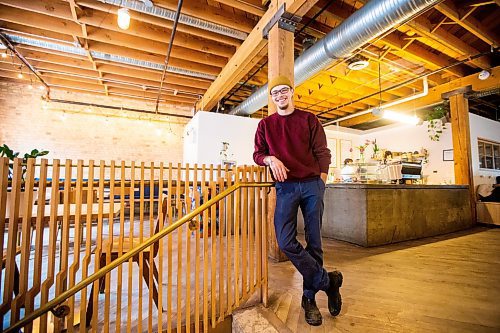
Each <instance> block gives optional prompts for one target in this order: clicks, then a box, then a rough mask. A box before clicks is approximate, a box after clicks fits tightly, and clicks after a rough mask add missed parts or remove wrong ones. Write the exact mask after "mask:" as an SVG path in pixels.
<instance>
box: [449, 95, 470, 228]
mask: <svg viewBox="0 0 500 333" xmlns="http://www.w3.org/2000/svg"><path fill="white" fill-rule="evenodd" d="M450 112H451V128H452V139H453V160H454V162H453V164H454V169H455V184H457V185H469V193H470V203H471V210H472V219H473V220H474V221H475V220H476V200H475V193H474V179H473V175H472V158H471V139H470V126H469V101H468V100H467V98H466V97H465V96H464V93H463V92H462V93H457V94H452V95H451V96H450Z"/></svg>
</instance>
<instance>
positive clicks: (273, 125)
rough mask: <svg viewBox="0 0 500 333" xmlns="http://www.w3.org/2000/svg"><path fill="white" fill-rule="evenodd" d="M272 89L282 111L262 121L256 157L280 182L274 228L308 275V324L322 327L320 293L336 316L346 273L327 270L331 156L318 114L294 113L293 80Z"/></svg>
mask: <svg viewBox="0 0 500 333" xmlns="http://www.w3.org/2000/svg"><path fill="white" fill-rule="evenodd" d="M268 89H269V92H270V94H271V96H272V99H273V102H274V104H275V105H276V107H277V112H276V113H274V114H272V115H270V116H269V117H267V118H264V119H262V120H261V121H260V123H259V126H258V127H257V132H256V134H255V152H254V154H253V159H254V161H255V163H257V164H259V165H267V166H269V167H270V169H271V172H272V175H273V178H274V179H275V180H276V209H275V212H274V227H275V230H276V238H277V240H278V246H279V247H280V249H281V250H282V251H283V252H284V253H285V254H286V256H287V257H288V258H289V259H290V261H291V262H292V263H293V265H294V266H295V267H296V268H297V270H298V271H299V272H300V273H301V274H302V277H303V280H304V282H303V296H302V307H303V308H304V312H305V318H306V322H307V323H308V324H310V325H314V326H317V325H321V323H322V317H321V312H320V311H319V309H318V307H317V305H316V301H315V294H316V293H317V292H318V291H319V290H323V291H325V292H326V294H327V295H328V310H329V311H330V313H331V314H332V316H337V315H338V314H339V313H340V308H341V306H342V300H341V296H340V292H339V288H340V286H341V285H342V280H343V277H342V274H341V273H340V272H337V271H334V272H327V271H326V270H325V269H324V268H323V250H322V248H321V223H322V215H323V208H324V205H323V196H324V193H325V182H326V177H327V173H328V166H329V164H330V159H331V154H330V150H329V149H328V148H327V145H326V135H325V131H324V129H323V127H322V126H321V124H320V122H319V121H318V119H317V118H316V117H315V116H314V115H313V114H312V113H309V112H304V111H301V110H296V109H294V105H293V92H294V91H293V85H292V83H291V82H290V80H289V79H288V78H286V77H283V76H278V77H276V78H273V79H272V80H270V81H269V85H268ZM299 207H300V210H301V211H302V215H303V217H304V227H305V239H306V243H307V246H306V248H305V249H304V247H303V246H302V245H301V244H300V243H299V242H298V241H297V238H296V236H297V213H298V208H299Z"/></svg>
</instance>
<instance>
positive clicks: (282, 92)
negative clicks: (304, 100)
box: [271, 84, 293, 110]
mask: <svg viewBox="0 0 500 333" xmlns="http://www.w3.org/2000/svg"><path fill="white" fill-rule="evenodd" d="M271 97H272V98H273V102H274V104H276V107H277V108H278V109H280V110H286V109H287V108H288V105H289V104H290V102H291V101H292V97H293V89H292V88H290V87H289V86H287V85H284V84H282V85H279V86H276V87H274V88H273V89H272V90H271Z"/></svg>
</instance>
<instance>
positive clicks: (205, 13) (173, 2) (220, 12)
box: [154, 0, 255, 33]
mask: <svg viewBox="0 0 500 333" xmlns="http://www.w3.org/2000/svg"><path fill="white" fill-rule="evenodd" d="M154 3H155V5H156V6H159V7H164V8H167V9H170V10H173V11H175V10H177V0H156V1H155V2H154ZM182 13H183V14H185V15H190V16H194V17H197V18H200V19H203V20H206V21H210V22H213V23H217V24H220V25H223V26H226V27H229V28H232V29H236V30H240V31H243V32H247V33H248V32H250V31H252V29H253V27H254V25H255V21H253V20H251V19H249V18H247V17H246V16H243V15H239V14H236V13H234V12H230V11H228V10H224V9H221V8H216V7H212V6H207V4H206V2H205V1H200V0H190V1H186V2H185V3H184V4H183V5H182Z"/></svg>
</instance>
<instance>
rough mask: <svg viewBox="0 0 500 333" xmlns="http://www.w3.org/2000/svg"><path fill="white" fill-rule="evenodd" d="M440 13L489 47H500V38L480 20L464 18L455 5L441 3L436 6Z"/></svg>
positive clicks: (469, 17)
mask: <svg viewBox="0 0 500 333" xmlns="http://www.w3.org/2000/svg"><path fill="white" fill-rule="evenodd" d="M434 8H436V9H437V10H438V11H440V12H441V13H442V14H444V15H446V16H447V17H448V18H450V19H451V20H453V22H455V23H456V24H458V25H460V26H461V27H462V28H464V29H466V30H467V31H469V32H470V33H472V34H473V35H475V36H476V37H477V38H479V39H481V40H483V41H484V42H485V43H487V44H488V45H492V46H493V47H498V45H499V39H498V36H497V35H496V34H495V33H494V32H493V33H490V32H489V31H488V29H486V28H485V27H484V26H483V25H482V24H481V23H480V22H479V21H478V20H476V19H475V18H474V17H472V16H468V17H466V18H463V13H462V12H460V11H459V10H458V9H457V8H456V7H455V6H454V5H453V3H451V2H449V1H446V2H441V3H439V4H437V5H436V7H434Z"/></svg>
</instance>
